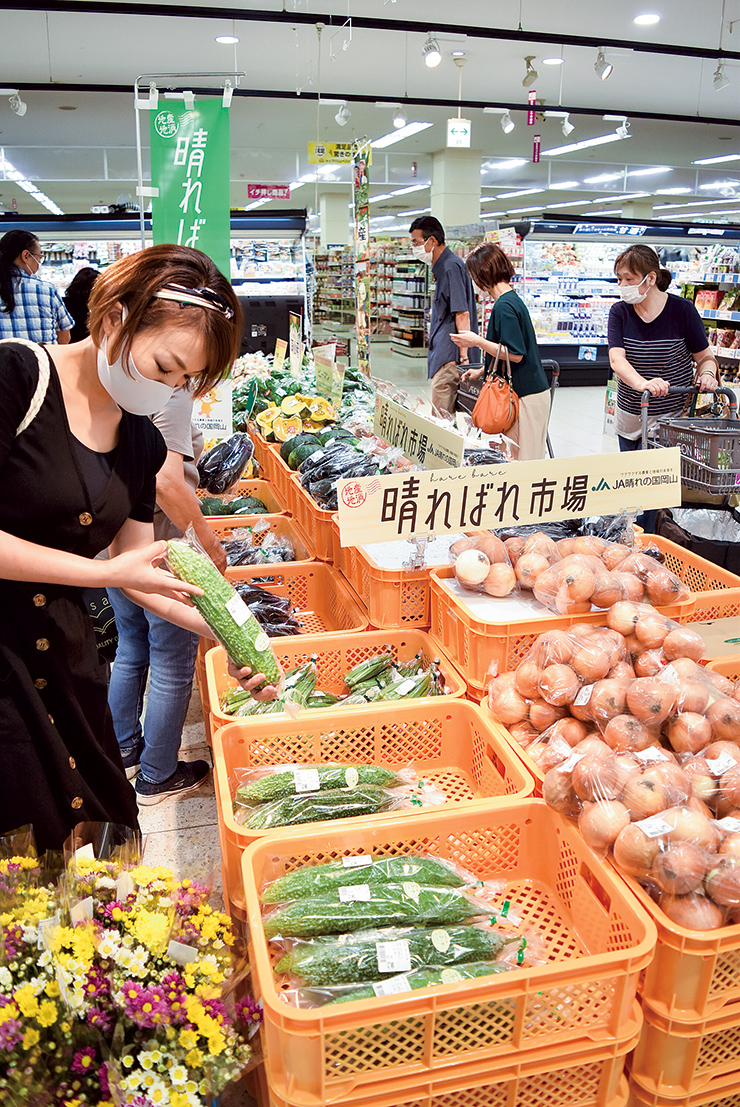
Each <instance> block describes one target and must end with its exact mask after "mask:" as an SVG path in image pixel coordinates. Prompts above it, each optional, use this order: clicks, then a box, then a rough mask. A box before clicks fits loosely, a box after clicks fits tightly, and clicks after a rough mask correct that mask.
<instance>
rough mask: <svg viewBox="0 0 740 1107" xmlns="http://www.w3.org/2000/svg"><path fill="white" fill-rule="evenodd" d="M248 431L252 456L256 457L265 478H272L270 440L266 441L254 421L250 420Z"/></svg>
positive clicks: (272, 454) (272, 453)
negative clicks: (251, 444)
mask: <svg viewBox="0 0 740 1107" xmlns="http://www.w3.org/2000/svg"><path fill="white" fill-rule="evenodd" d="M248 433H249V437H250V438H251V439H252V442H253V443H254V456H255V457H256V458H257V463H258V465H259V467H260V472H261V475H262V476H263V477H264V479H265V480H272V459H273V456H274V451H273V449H272V445H273V444H272V442H268V441H267V439H266V438H265V436H264V435H263V434H262V433H261V431H260V429H259V427H258V426H257V424H256V423H254V422H250V424H249V431H248Z"/></svg>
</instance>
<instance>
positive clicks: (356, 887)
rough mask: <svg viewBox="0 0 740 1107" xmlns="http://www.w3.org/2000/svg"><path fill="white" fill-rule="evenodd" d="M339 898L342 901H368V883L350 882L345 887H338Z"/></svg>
mask: <svg viewBox="0 0 740 1107" xmlns="http://www.w3.org/2000/svg"><path fill="white" fill-rule="evenodd" d="M337 891H338V892H339V898H340V900H341V901H342V903H369V902H370V885H369V884H350V885H349V886H348V887H346V888H338V889H337Z"/></svg>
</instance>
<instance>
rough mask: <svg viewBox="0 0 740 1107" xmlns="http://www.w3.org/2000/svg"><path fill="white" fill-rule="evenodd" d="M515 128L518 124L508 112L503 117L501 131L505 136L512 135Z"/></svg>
mask: <svg viewBox="0 0 740 1107" xmlns="http://www.w3.org/2000/svg"><path fill="white" fill-rule="evenodd" d="M515 126H516V123H515V122H514V120H513V119H512V118H511V114H510V112H508V111H507V112H506V114H505V115H502V116H501V130H502V131H503V132H504V134H505V135H510V134H511V132H512V131H513V130H514V127H515Z"/></svg>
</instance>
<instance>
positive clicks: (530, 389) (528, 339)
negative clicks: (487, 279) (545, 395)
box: [486, 288, 549, 399]
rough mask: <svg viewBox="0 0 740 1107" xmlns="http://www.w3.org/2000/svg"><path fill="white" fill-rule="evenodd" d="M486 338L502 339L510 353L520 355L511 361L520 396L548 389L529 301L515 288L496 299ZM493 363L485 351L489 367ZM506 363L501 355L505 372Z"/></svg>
mask: <svg viewBox="0 0 740 1107" xmlns="http://www.w3.org/2000/svg"><path fill="white" fill-rule="evenodd" d="M486 338H487V339H488V341H489V342H499V343H501V345H502V346H506V348H507V350H508V351H509V353H510V354H517V355H518V356H520V357H521V359H522V360H521V361H512V362H511V382H512V384H513V386H514V391H515V392H516V394H517V396H519V398H520V399H521V398H522V397H523V396H534V395H536V394H537V393H538V392H547V389H548V387H549V386H548V383H547V377H546V376H545V370H544V369H543V368H542V359H541V358H540V351H539V349H538V348H537V337H536V335H535V333H534V327H533V326H532V320H531V318H530V316H529V312H528V311H527V307H526V305H525V304H524V303H523V302H522V300H521V299H520V298H519V296H518V295H517V294H516V292H515V291H514V290H513V288H512V289H511V290H510V291H509V292H504V293H502V295H501V296H499V298H498V299H497V300H495V301H494V304H493V310H492V312H491V318H490V319H489V320H488V331H487V333H486ZM492 363H493V358H492V357H491V355H490V354H486V369H488V368H489V366H490V365H491V364H492ZM505 364H506V363H505V361H504V362H502V360H501V359H499V368H500V369H501V371H502V372H504V371H505Z"/></svg>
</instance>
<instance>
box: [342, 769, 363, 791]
mask: <svg viewBox="0 0 740 1107" xmlns="http://www.w3.org/2000/svg"><path fill="white" fill-rule="evenodd" d="M344 782H345V784H346V785H347V787H348V788H356V787H357V785H358V784H359V782H360V774H359V773H358V771H357V769H355V768H354V767H353V768H349V769H347V771H346V773H345V774H344Z"/></svg>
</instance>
